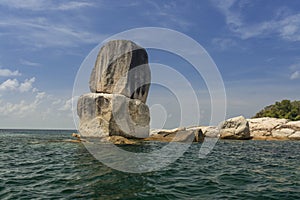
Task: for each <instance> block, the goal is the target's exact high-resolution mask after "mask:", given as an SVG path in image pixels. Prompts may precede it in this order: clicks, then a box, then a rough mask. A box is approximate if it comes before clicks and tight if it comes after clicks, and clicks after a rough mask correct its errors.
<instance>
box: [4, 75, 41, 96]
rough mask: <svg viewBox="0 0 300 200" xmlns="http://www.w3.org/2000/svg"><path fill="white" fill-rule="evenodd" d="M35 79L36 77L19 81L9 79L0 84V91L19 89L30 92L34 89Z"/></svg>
mask: <svg viewBox="0 0 300 200" xmlns="http://www.w3.org/2000/svg"><path fill="white" fill-rule="evenodd" d="M34 81H35V77H32V78H31V79H26V80H25V81H24V82H22V83H19V81H18V80H17V79H7V80H6V81H4V82H3V83H1V84H0V91H19V92H22V93H23V92H29V91H31V90H32V89H33V87H32V84H33V83H34Z"/></svg>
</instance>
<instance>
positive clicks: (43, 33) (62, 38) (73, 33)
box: [0, 17, 106, 64]
mask: <svg viewBox="0 0 300 200" xmlns="http://www.w3.org/2000/svg"><path fill="white" fill-rule="evenodd" d="M0 27H3V28H5V31H6V33H7V34H6V35H10V36H12V37H14V39H16V40H18V41H19V42H20V43H22V44H26V45H30V46H34V47H38V48H45V47H56V46H65V47H70V46H77V45H80V44H93V43H99V42H101V41H102V40H103V39H104V38H106V36H105V35H101V34H94V33H91V32H90V31H86V30H80V29H79V28H78V27H77V26H75V25H74V26H72V25H71V24H68V25H66V24H65V23H61V22H51V21H49V20H48V19H46V18H34V19H26V18H25V19H24V18H12V17H10V18H6V17H4V18H2V19H1V18H0ZM16 32H21V33H22V34H16ZM27 64H28V62H27Z"/></svg>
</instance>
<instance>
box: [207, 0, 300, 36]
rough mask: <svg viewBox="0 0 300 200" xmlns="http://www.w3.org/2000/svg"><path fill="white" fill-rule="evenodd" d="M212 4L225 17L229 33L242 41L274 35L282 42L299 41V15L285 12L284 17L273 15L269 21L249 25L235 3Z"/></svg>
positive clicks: (226, 0)
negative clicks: (232, 33)
mask: <svg viewBox="0 0 300 200" xmlns="http://www.w3.org/2000/svg"><path fill="white" fill-rule="evenodd" d="M212 2H213V3H214V4H215V5H216V7H217V8H218V9H219V10H220V11H221V13H223V15H224V16H225V20H226V24H227V25H228V28H229V29H230V31H232V32H234V33H236V34H237V35H238V36H239V37H240V38H242V39H248V38H252V37H259V36H265V35H270V34H275V35H277V36H278V37H280V38H282V39H284V40H288V41H300V14H290V13H288V12H285V14H284V15H282V14H281V15H278V14H277V15H275V16H274V18H273V19H271V20H268V21H261V22H256V23H251V24H249V23H247V22H245V20H243V15H242V14H241V13H242V12H241V6H235V5H236V3H237V1H235V0H213V1H212ZM244 9H245V8H244ZM281 10H282V9H281Z"/></svg>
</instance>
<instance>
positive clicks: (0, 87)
mask: <svg viewBox="0 0 300 200" xmlns="http://www.w3.org/2000/svg"><path fill="white" fill-rule="evenodd" d="M18 87H19V81H18V80H17V79H8V80H6V81H4V82H3V83H2V84H0V91H7V90H16V89H17V88H18Z"/></svg>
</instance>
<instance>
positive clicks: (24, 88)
mask: <svg viewBox="0 0 300 200" xmlns="http://www.w3.org/2000/svg"><path fill="white" fill-rule="evenodd" d="M34 81H35V77H32V78H31V79H26V80H25V81H24V82H23V83H21V84H20V87H19V90H20V92H28V91H30V90H31V89H32V84H33V83H34Z"/></svg>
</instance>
